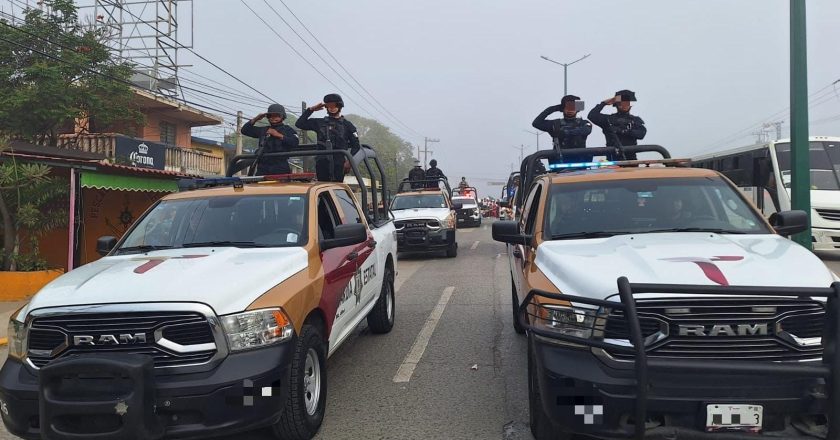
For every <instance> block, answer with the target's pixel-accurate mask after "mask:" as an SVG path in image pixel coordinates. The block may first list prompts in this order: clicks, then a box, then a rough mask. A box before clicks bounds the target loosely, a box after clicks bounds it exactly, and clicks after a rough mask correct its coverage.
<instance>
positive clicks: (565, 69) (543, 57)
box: [540, 53, 592, 96]
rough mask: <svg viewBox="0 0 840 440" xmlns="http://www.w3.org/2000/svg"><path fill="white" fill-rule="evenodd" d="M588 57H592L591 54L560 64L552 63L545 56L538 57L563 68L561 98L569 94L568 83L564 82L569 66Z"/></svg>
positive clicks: (557, 62)
mask: <svg viewBox="0 0 840 440" xmlns="http://www.w3.org/2000/svg"><path fill="white" fill-rule="evenodd" d="M589 55H592V54H591V53H588V54H586V55H584V56H582V57H580V58H578V59H576V60H574V61H572V62H571V63H561V62H559V61H554V60H552V59H551V58H549V57H547V56H545V55H540V58H542V59H544V60H546V61H549V62H552V63H554V64H559V65H561V66H563V96H565V95H568V94H569V92H568V88H569V87H568V82H567V80H566V78H567V74H568V71H569V66H571V65H572V64H574V63H577V62H578V61H582V60H583V59H585V58H587V57H589Z"/></svg>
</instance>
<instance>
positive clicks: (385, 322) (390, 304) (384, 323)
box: [367, 267, 396, 334]
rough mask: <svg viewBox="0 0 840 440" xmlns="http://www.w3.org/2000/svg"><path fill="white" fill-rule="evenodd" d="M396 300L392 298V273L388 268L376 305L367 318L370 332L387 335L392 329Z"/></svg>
mask: <svg viewBox="0 0 840 440" xmlns="http://www.w3.org/2000/svg"><path fill="white" fill-rule="evenodd" d="M395 312H396V300H395V298H394V272H393V270H391V268H390V267H388V268H386V269H385V276H384V278H383V279H382V291H381V292H380V293H379V299H378V300H376V305H375V306H373V309H372V310H371V311H370V313H369V314H368V316H367V322H368V327H370V331H372V332H373V333H377V334H382V333H388V332H390V331H391V329H392V328H394V315H395V314H396V313H395Z"/></svg>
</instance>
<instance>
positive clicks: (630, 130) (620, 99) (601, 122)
mask: <svg viewBox="0 0 840 440" xmlns="http://www.w3.org/2000/svg"><path fill="white" fill-rule="evenodd" d="M635 100H636V94H635V93H633V92H631V91H630V90H619V91H617V92H615V96H613V97H612V98H610V99H607V100H605V101H604V102H602V103H600V104H598V105H596V106H595V107H594V108H593V109H592V111H590V112H589V120H590V121H592V123H593V124H595V125H597V126H599V127H601V129H602V130H603V131H604V136H605V137H606V138H607V139H606V140H607V146H608V147H626V146H628V145H638V141H639V140H641V139H644V138H645V134H647V128H645V122H644V121H642V118H640V117H638V116H635V115H631V114H630V108H631V107H632V106H631V104H630V103H631V102H633V101H635ZM607 105H613V106H615V108H616V110H618V111H617V112H616V113H613V114H611V115H605V114H603V113H601V111H602V110H603V109H604V106H607ZM626 158H627V160H636V153H628V154H627V157H626ZM607 159H610V160H612V159H615V158H614V157H608V158H607Z"/></svg>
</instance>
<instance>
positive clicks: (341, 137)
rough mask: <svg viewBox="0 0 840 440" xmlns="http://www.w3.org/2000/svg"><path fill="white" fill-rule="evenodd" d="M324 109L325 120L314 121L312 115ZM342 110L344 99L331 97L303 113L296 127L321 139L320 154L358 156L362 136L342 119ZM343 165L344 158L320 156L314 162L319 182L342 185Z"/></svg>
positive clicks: (332, 94)
mask: <svg viewBox="0 0 840 440" xmlns="http://www.w3.org/2000/svg"><path fill="white" fill-rule="evenodd" d="M324 108H326V109H327V115H326V116H324V117H323V118H319V119H313V118H311V116H312V114H313V113H315V112H317V111H319V110H321V109H324ZM343 108H344V101H343V100H342V99H341V96H339V95H337V94H335V93H330V94H329V95H327V96H324V100H323V102H319V103H318V104H315V105H313V106H312V107H309V108H307V109H306V110H304V111H303V114H301V115H300V119H298V120H297V122H296V123H295V127H297V128H299V129H301V130H311V131H314V132H315V133H316V135H317V138H318V149H319V150H350V154H356V153H357V152H358V151H359V149H360V148H361V146H360V145H359V133H358V131H357V130H356V126H354V125H353V123H352V122H350V121H348V120H347V119H345V118H344V116H342V115H341V111H342V109H343ZM344 162H345V158H344V157H343V156H337V155H336V156H329V157H327V156H319V157H318V158H317V159H315V173H316V175H317V176H318V180H321V181H327V182H343V181H344V169H345V167H344Z"/></svg>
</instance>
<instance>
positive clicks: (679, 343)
mask: <svg viewBox="0 0 840 440" xmlns="http://www.w3.org/2000/svg"><path fill="white" fill-rule="evenodd" d="M653 147H656V148H653ZM626 149H628V150H631V151H633V152H636V153H644V152H651V151H653V152H659V153H662V154H663V156H664V159H662V160H648V161H620V162H603V163H586V164H576V165H575V166H572V165H569V166H565V165H567V164H562V163H561V164H559V165H558V166H557V168H556V169H555V170H553V171H550V172H548V173H546V174H542V175H535V173H534V172H531V171H529V169H533V168H534V167H533V163H532V164H531V165H530V166H526V165H524V164H523V167H522V170H523V174H522V175H523V176H524V177H523V186H522V188H523V189H524V192H523V194H522V196H521V199H520V200H519V202H520V205H521V206H522V215H521V218H519V219H518V221H510V222H504V221H500V222H496V223H495V224H494V225H493V237H494V239H496V240H498V241H502V242H504V243H508V244H509V245H510V246H511V248H512V250H511V256H510V262H511V264H510V270H511V276H512V280H511V284H512V299H513V314H514V319H515V322H516V330H517V331H518V332H524V333H527V337H528V383H529V400H530V405H529V407H530V419H531V430H532V433H533V434H534V436H535V437H536V438H537V440H548V439H561V440H562V439H571V438H577V437H575V436H576V435H579V434H584V435H587V436H592V437H595V438H636V439H642V438H671V439H707V438H708V439H714V438H721V439H727V440H731V439H741V438H748V439H755V438H757V437H764V436H766V437H773V438H785V439H805V438H828V439H837V438H838V435H840V431H838V427H839V426H840V425H838V423H840V421H838V417H837V416H836V414H837V410H836V408H837V403H836V402H837V400H836V399H838V398H840V396H839V395H838V394H840V384H838V381H840V378H838V376H837V374H838V367H840V350H837V349H836V348H835V347H837V344H838V334H840V332H838V327H840V326H838V324H837V317H838V316H840V314H838V312H840V297H838V293H840V283H837V282H836V281H837V280H836V277H835V276H834V274H833V273H831V272H830V271H829V270H828V269H827V268H826V266H825V265H824V264H823V263H822V262H821V261H820V260H819V259H818V258H817V257H816V256H815V255H814V254H812V253H811V252H810V250H808V249H806V248H804V247H802V246H800V245H799V244H797V243H796V242H794V241H791V240H789V239H787V238H785V236H787V235H790V234H793V233H796V232H800V231H803V230H804V229H805V227H806V225H807V217H806V215H805V213H804V212H802V211H787V212H781V213H777V214H775V215H774V216H772V217H771V218H770V220H769V222H768V221H767V220H765V219H764V217H763V216H762V215H761V213H760V212H759V211H758V210H757V209H756V208H755V207H754V206H752V205H751V204H750V202H749V201H748V200H747V199H746V198H745V197H744V196H743V194H742V193H741V192H740V191H738V189H737V188H736V187H735V185H733V184H732V182H730V181H729V180H728V179H727V178H726V177H724V176H723V175H721V174H720V173H718V172H716V171H712V170H706V169H695V168H689V167H687V166H686V165H687V161H680V160H672V159H669V157H670V156H669V155H668V154H667V150H664V149H663V148H662V147H658V146H650V147H649V146H637V147H627V148H626ZM587 150H588V152H593V153H595V154H596V155H597V154H598V152H595V151H593V150H601V149H595V148H589V149H587ZM603 150H607V149H603ZM574 151H577V150H574ZM552 154H554V152H552V151H545V152H539V153H535V154H534V156H533V157H530V158H528V159H526V160H529V161H532V162H533V161H535V160H538V159H540V158H545V157H550V156H551V155H552ZM832 408H834V409H832Z"/></svg>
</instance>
